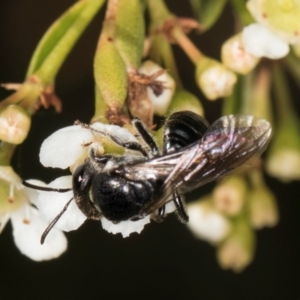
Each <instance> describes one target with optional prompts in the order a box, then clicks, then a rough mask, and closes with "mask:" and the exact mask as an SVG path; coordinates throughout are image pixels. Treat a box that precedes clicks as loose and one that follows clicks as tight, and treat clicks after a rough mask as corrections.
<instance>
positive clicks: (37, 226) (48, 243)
mask: <svg viewBox="0 0 300 300" xmlns="http://www.w3.org/2000/svg"><path fill="white" fill-rule="evenodd" d="M11 221H12V226H13V236H14V240H15V243H16V245H17V247H18V248H19V249H20V251H21V253H23V254H24V255H26V256H28V257H29V258H31V259H32V260H36V261H41V260H49V259H53V258H56V257H58V256H60V255H61V254H62V253H63V252H65V251H66V249H67V239H66V237H65V236H64V234H63V233H62V232H61V231H59V230H57V229H55V228H53V229H52V230H51V231H50V233H49V234H48V236H47V238H46V240H45V243H44V244H43V245H41V244H40V239H41V235H42V233H43V232H44V230H45V229H46V227H47V224H46V223H45V222H43V221H42V220H41V218H40V216H39V213H38V210H37V209H36V208H34V207H31V206H25V205H24V206H23V207H22V209H20V210H18V211H16V212H14V213H13V214H12V216H11Z"/></svg>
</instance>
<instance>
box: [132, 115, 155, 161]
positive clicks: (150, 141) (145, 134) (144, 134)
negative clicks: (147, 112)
mask: <svg viewBox="0 0 300 300" xmlns="http://www.w3.org/2000/svg"><path fill="white" fill-rule="evenodd" d="M132 125H133V126H134V127H135V129H136V130H137V131H138V133H139V134H140V136H141V138H142V139H143V141H144V142H145V143H146V144H147V145H148V146H149V148H150V150H151V154H152V156H153V157H156V156H159V155H160V151H159V148H158V146H157V144H156V142H155V140H154V138H153V137H152V135H151V134H150V133H149V131H148V130H147V128H146V127H145V125H144V124H143V122H142V121H141V120H140V119H138V118H134V119H133V120H132Z"/></svg>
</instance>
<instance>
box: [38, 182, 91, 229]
mask: <svg viewBox="0 0 300 300" xmlns="http://www.w3.org/2000/svg"><path fill="white" fill-rule="evenodd" d="M71 180H72V176H63V177H59V178H57V179H55V180H54V181H52V182H51V183H50V184H49V187H55V188H68V187H70V186H71ZM71 198H73V191H70V192H66V193H57V192H40V195H39V197H38V201H37V207H38V209H39V211H40V213H41V217H42V218H43V219H44V220H45V222H47V223H48V224H49V223H50V222H52V220H53V219H54V218H55V217H56V216H57V215H58V214H59V213H60V212H61V211H62V210H63V208H64V207H65V205H66V204H67V202H68V201H69V200H70V199H71ZM85 220H86V216H85V215H84V214H83V213H82V212H81V210H80V209H79V208H78V206H77V204H76V203H75V201H74V200H73V201H72V202H71V203H70V205H69V206H68V209H67V210H66V211H65V213H64V214H63V215H62V216H61V218H60V219H59V220H58V222H57V223H56V225H55V227H56V228H58V229H60V230H63V231H71V230H76V229H77V228H78V227H80V226H81V225H82V223H83V222H84V221H85Z"/></svg>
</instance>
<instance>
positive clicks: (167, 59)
mask: <svg viewBox="0 0 300 300" xmlns="http://www.w3.org/2000/svg"><path fill="white" fill-rule="evenodd" d="M160 42H161V44H160V47H161V53H162V57H163V61H164V65H165V67H166V69H167V70H168V72H169V73H170V75H171V76H172V77H173V78H174V80H175V81H176V87H177V88H178V89H179V88H182V83H181V80H180V77H179V75H178V69H177V65H176V62H175V59H174V55H173V51H172V49H171V45H170V44H169V43H168V42H167V40H166V39H165V38H164V37H161V38H160Z"/></svg>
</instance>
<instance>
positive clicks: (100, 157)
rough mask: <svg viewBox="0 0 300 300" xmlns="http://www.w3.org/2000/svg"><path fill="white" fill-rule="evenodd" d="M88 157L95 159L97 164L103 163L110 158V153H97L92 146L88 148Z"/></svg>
mask: <svg viewBox="0 0 300 300" xmlns="http://www.w3.org/2000/svg"><path fill="white" fill-rule="evenodd" d="M89 157H90V159H91V160H92V161H95V162H97V163H98V164H101V165H104V164H106V163H107V162H108V161H109V160H110V159H111V158H112V155H109V154H104V155H98V154H97V152H96V150H95V149H93V148H92V149H91V150H90V153H89Z"/></svg>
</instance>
